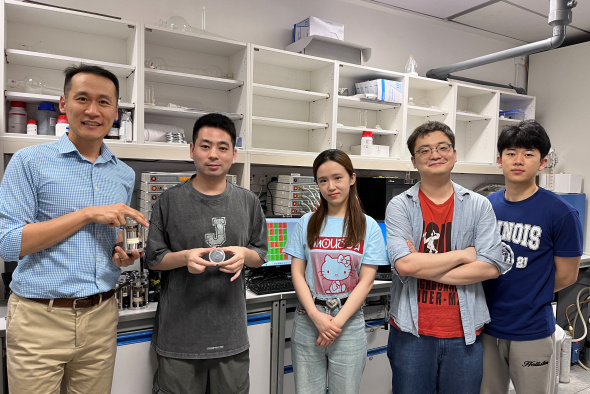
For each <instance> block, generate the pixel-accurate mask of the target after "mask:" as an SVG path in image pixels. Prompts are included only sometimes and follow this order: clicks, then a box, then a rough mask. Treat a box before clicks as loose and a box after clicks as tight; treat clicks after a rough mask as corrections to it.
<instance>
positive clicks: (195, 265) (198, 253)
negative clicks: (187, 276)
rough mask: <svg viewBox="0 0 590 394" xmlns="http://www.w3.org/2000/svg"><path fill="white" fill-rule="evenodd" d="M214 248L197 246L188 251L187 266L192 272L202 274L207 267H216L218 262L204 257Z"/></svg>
mask: <svg viewBox="0 0 590 394" xmlns="http://www.w3.org/2000/svg"><path fill="white" fill-rule="evenodd" d="M213 249H214V248H196V249H191V250H189V251H188V253H187V255H186V268H187V269H188V272H190V273H191V274H202V273H203V272H205V268H207V267H215V266H216V265H217V264H215V263H212V262H211V261H207V260H205V259H204V258H203V256H204V255H206V254H209V252H210V251H212V250H213Z"/></svg>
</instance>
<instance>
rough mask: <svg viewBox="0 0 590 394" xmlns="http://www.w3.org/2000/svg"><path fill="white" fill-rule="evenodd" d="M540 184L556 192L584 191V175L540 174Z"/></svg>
mask: <svg viewBox="0 0 590 394" xmlns="http://www.w3.org/2000/svg"><path fill="white" fill-rule="evenodd" d="M551 177H553V179H551ZM539 186H541V187H542V188H544V189H548V190H552V191H554V192H555V193H568V194H571V193H576V194H577V193H582V176H581V175H578V174H554V175H550V174H540V175H539Z"/></svg>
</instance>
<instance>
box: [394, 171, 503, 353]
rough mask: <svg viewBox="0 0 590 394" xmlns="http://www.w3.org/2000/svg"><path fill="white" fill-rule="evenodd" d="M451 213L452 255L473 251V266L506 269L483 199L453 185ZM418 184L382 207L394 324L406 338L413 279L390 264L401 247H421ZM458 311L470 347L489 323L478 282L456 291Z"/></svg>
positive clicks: (413, 312)
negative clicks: (391, 274) (481, 264)
mask: <svg viewBox="0 0 590 394" xmlns="http://www.w3.org/2000/svg"><path fill="white" fill-rule="evenodd" d="M453 188H454V190H455V209H454V212H453V227H452V230H451V249H452V250H462V249H465V248H468V247H470V246H474V247H475V250H476V252H477V260H480V261H485V262H487V263H490V264H493V265H494V266H496V267H497V268H498V271H499V272H500V273H501V274H503V273H505V272H506V271H508V270H509V269H510V267H511V266H510V264H509V263H506V262H505V261H503V259H502V245H501V240H500V233H499V232H498V229H497V226H496V215H495V214H494V211H493V210H492V205H491V204H490V202H489V201H488V199H487V198H485V197H483V196H481V195H479V194H477V193H474V192H472V191H470V190H468V189H465V188H464V187H462V186H460V185H458V184H456V183H454V182H453ZM419 190H420V183H418V184H416V185H414V186H413V187H412V188H411V189H409V190H408V191H406V192H404V193H402V194H400V195H398V196H396V197H394V198H393V199H392V200H391V201H390V202H389V205H388V206H387V211H386V214H385V225H386V227H387V249H388V251H389V260H390V262H391V265H392V267H393V271H394V273H395V276H394V278H393V280H392V281H391V309H390V311H389V314H390V316H391V318H393V320H394V321H395V324H397V326H398V327H399V328H400V329H401V330H402V331H405V332H409V333H411V334H413V335H416V336H419V335H418V298H417V279H416V278H414V277H411V276H401V275H399V274H398V273H397V271H396V270H395V261H396V260H398V259H400V258H402V257H404V256H406V255H408V254H410V253H411V251H410V249H409V248H408V245H407V243H406V241H407V240H410V241H411V242H412V243H413V244H414V245H420V240H421V238H422V232H423V218H422V209H421V207H420V199H419V198H418V192H419ZM457 296H458V297H459V310H460V311H461V322H462V324H463V332H464V334H465V343H466V344H467V345H470V344H472V343H474V342H475V339H476V334H475V332H476V330H478V329H480V328H482V327H483V325H484V324H486V323H488V322H489V321H490V314H489V311H488V307H487V305H486V299H485V295H484V292H483V287H482V285H481V282H478V283H474V284H471V285H458V286H457Z"/></svg>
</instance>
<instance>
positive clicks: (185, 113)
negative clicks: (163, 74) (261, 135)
mask: <svg viewBox="0 0 590 394" xmlns="http://www.w3.org/2000/svg"><path fill="white" fill-rule="evenodd" d="M144 112H145V113H146V114H149V115H158V116H175V117H179V118H186V119H197V118H200V117H201V116H203V115H207V114H208V113H211V111H204V110H194V111H193V110H187V109H183V108H171V107H160V106H150V105H146V106H145V107H144ZM223 115H225V116H227V117H228V118H230V119H231V120H241V119H243V118H244V115H241V114H232V113H227V112H224V113H223Z"/></svg>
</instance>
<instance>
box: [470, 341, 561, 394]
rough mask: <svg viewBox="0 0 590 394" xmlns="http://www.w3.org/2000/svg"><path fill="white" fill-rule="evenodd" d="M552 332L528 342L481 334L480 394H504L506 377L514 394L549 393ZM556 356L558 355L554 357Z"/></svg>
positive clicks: (551, 367) (506, 390) (507, 383)
mask: <svg viewBox="0 0 590 394" xmlns="http://www.w3.org/2000/svg"><path fill="white" fill-rule="evenodd" d="M554 337H555V334H553V335H551V336H549V337H546V338H541V339H536V340H532V341H509V340H506V339H497V338H495V337H492V336H490V335H486V334H481V343H482V344H483V380H482V382H481V392H480V394H507V393H508V387H509V385H510V380H512V384H514V389H515V390H516V392H517V394H543V393H552V390H551V389H550V387H549V386H550V381H551V374H554V373H555V365H553V363H554V359H553V358H552V355H553V349H554V345H553V340H554ZM558 357H559V356H558Z"/></svg>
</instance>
